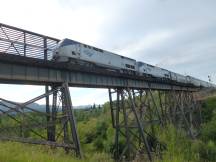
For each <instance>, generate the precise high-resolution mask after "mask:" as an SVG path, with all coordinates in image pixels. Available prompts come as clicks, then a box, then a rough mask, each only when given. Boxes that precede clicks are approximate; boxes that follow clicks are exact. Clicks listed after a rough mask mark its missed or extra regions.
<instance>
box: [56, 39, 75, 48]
mask: <svg viewBox="0 0 216 162" xmlns="http://www.w3.org/2000/svg"><path fill="white" fill-rule="evenodd" d="M77 43H78V42H76V41H73V40H70V39H67V38H66V39H63V40H61V41H60V42H59V43H58V46H57V48H59V47H64V46H68V45H73V44H77Z"/></svg>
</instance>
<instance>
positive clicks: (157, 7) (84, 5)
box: [0, 0, 216, 105]
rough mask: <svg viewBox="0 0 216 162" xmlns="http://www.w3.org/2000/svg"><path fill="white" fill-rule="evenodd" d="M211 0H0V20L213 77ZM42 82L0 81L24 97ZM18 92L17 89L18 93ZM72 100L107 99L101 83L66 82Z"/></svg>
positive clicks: (0, 92)
mask: <svg viewBox="0 0 216 162" xmlns="http://www.w3.org/2000/svg"><path fill="white" fill-rule="evenodd" d="M215 15H216V1H215V0H205V1H204V0H106V1H105V0H46V1H45V0H35V1H34V0H19V1H16V0H0V22H1V23H4V24H8V25H11V26H16V27H20V28H23V29H27V30H30V31H34V32H37V33H41V34H44V35H48V36H51V37H55V38H59V39H63V38H70V39H73V40H76V41H79V42H83V43H86V44H89V45H93V46H96V47H99V48H102V49H105V50H108V51H112V52H115V53H118V54H121V55H124V56H127V57H131V58H133V59H136V60H139V61H143V62H146V63H150V64H153V65H157V66H160V67H163V68H166V69H169V70H172V71H175V72H177V73H181V74H187V75H192V76H194V77H197V78H200V79H202V80H206V81H207V80H208V77H207V76H208V75H211V78H212V81H213V82H214V83H216V66H215V60H216V30H215V28H216V16H215ZM43 91H44V87H40V86H30V85H27V86H17V85H0V97H3V98H7V99H10V100H13V101H19V102H24V101H26V100H28V99H31V98H33V97H35V96H37V95H40V94H42V93H43ZM21 92H22V93H21ZM71 96H72V100H73V104H74V105H85V104H93V103H97V104H102V103H104V102H105V101H108V93H107V90H106V89H85V88H81V89H80V88H71Z"/></svg>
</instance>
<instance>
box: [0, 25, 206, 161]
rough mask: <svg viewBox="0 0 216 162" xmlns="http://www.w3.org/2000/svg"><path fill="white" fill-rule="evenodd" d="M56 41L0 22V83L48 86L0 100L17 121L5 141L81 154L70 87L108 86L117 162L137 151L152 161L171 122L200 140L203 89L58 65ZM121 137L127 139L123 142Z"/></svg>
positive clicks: (0, 113)
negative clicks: (159, 134)
mask: <svg viewBox="0 0 216 162" xmlns="http://www.w3.org/2000/svg"><path fill="white" fill-rule="evenodd" d="M58 42H59V40H58V39H55V38H51V37H48V36H45V35H41V34H37V33H34V32H30V31H26V30H23V29H19V28H16V27H12V26H8V25H5V24H1V23H0V83H1V84H4V83H6V84H22V85H25V84H28V85H43V86H45V92H44V94H41V95H40V96H37V97H35V98H33V99H31V100H29V101H26V102H24V103H17V102H14V101H9V100H6V99H4V98H0V106H1V107H0V119H1V118H9V119H10V121H13V122H14V126H13V127H9V126H7V124H6V125H5V126H2V125H1V127H0V139H1V140H11V141H19V142H24V143H31V144H41V145H50V146H52V147H63V148H64V149H65V150H66V151H67V152H69V151H72V152H74V153H75V154H76V155H77V156H79V157H82V156H83V153H82V151H81V147H80V142H79V135H78V134H77V130H76V120H75V117H74V112H73V106H72V100H71V97H70V91H69V87H88V88H107V89H108V94H109V100H110V114H111V118H112V126H113V128H114V129H115V139H114V141H115V148H114V151H113V152H114V158H115V159H116V160H118V161H121V160H122V159H124V158H126V159H128V160H132V159H134V157H135V155H136V153H137V152H138V151H141V152H143V153H144V154H145V155H146V157H147V158H148V159H149V161H152V160H153V157H154V156H155V155H156V154H157V155H158V152H159V153H160V152H161V150H163V149H165V147H166V146H165V145H164V144H161V143H160V141H158V140H157V138H156V136H155V134H154V129H155V127H161V128H165V127H166V125H167V124H168V123H172V124H174V125H175V126H176V127H179V128H184V129H185V130H186V131H187V132H188V135H189V136H190V137H191V138H196V136H197V135H198V133H199V126H200V124H201V122H202V121H201V107H200V102H199V101H197V100H196V92H198V91H200V88H197V87H194V86H192V85H185V84H181V83H175V82H171V81H165V80H159V79H156V78H143V77H139V76H130V75H126V74H119V73H117V72H111V71H105V70H103V69H99V68H98V69H89V68H86V67H83V66H79V65H76V66H75V65H71V64H69V63H58V62H55V61H52V60H51V58H52V50H53V49H54V48H55V46H56V44H57V43H58ZM41 99H45V101H46V107H45V108H44V109H45V110H44V111H39V110H37V109H35V108H32V105H33V104H34V103H35V102H37V101H38V100H41ZM2 107H3V108H2ZM15 114H16V115H15ZM32 114H34V115H37V116H40V117H43V118H38V119H37V118H35V117H33V116H32ZM9 119H8V120H9ZM30 123H31V124H30ZM26 132H30V134H31V135H29V134H26ZM120 139H124V141H125V142H124V145H123V146H122V144H120ZM120 147H123V149H122V148H121V149H120ZM120 150H121V151H120ZM158 156H160V155H158Z"/></svg>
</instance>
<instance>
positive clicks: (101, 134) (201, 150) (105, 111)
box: [0, 97, 216, 162]
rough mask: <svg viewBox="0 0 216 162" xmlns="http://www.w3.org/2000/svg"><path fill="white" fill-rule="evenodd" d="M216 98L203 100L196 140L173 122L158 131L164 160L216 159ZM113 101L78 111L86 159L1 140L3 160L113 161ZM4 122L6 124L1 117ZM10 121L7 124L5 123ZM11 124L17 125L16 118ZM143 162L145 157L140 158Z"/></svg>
mask: <svg viewBox="0 0 216 162" xmlns="http://www.w3.org/2000/svg"><path fill="white" fill-rule="evenodd" d="M215 108H216V97H211V98H208V99H206V100H205V102H204V103H203V112H202V114H203V125H202V127H201V132H200V135H199V137H198V138H197V139H196V140H192V139H190V138H188V135H187V134H186V133H185V132H184V130H179V129H178V130H177V129H175V127H174V126H172V125H169V126H167V128H166V129H160V128H158V129H157V130H156V132H157V133H156V134H157V138H158V139H159V140H160V141H161V142H162V143H165V144H166V150H164V151H163V153H162V156H163V158H162V160H161V159H160V160H156V161H158V162H159V161H162V162H215V161H216V109H215ZM109 113H110V112H109V104H108V103H106V104H104V105H103V107H102V106H101V107H100V108H99V107H92V108H91V109H89V110H84V109H82V110H76V111H75V115H76V118H77V121H78V133H79V137H80V142H81V145H82V149H83V152H85V158H84V160H78V159H75V158H72V157H73V156H71V155H70V154H65V153H64V150H62V149H55V150H53V149H50V148H49V147H46V146H35V145H28V144H20V143H14V142H0V162H59V161H64V162H87V161H88V162H91V161H92V162H100V161H101V162H102V161H103V162H111V161H113V160H112V158H111V157H112V155H111V153H112V152H113V147H114V145H113V139H114V130H113V128H112V126H111V118H110V114H109ZM0 123H5V120H4V119H1V122H0ZM5 124H6V123H5ZM7 124H14V123H12V121H10V122H8V121H7ZM140 161H142V160H140Z"/></svg>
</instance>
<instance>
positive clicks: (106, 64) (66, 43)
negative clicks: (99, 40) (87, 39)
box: [53, 38, 215, 87]
mask: <svg viewBox="0 0 216 162" xmlns="http://www.w3.org/2000/svg"><path fill="white" fill-rule="evenodd" d="M53 60H55V61H58V62H70V63H71V64H80V65H85V66H88V67H93V66H97V67H101V68H105V69H107V70H111V71H118V72H119V73H123V74H128V75H138V76H141V77H142V76H143V77H151V78H158V79H162V80H169V81H172V82H176V83H180V84H190V85H193V86H196V87H215V85H214V84H211V83H209V82H205V81H202V80H200V79H197V78H194V77H192V76H184V75H182V74H178V73H175V72H172V71H169V70H166V69H163V68H160V67H157V66H153V65H150V64H147V63H144V62H141V61H136V60H135V59H132V58H129V57H125V56H122V55H118V54H115V53H112V52H109V51H106V50H103V49H100V48H96V47H93V46H89V45H86V44H84V43H80V42H77V41H74V40H71V39H68V38H65V39H63V40H61V41H60V42H59V43H58V45H57V46H56V48H55V49H54V51H53Z"/></svg>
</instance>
